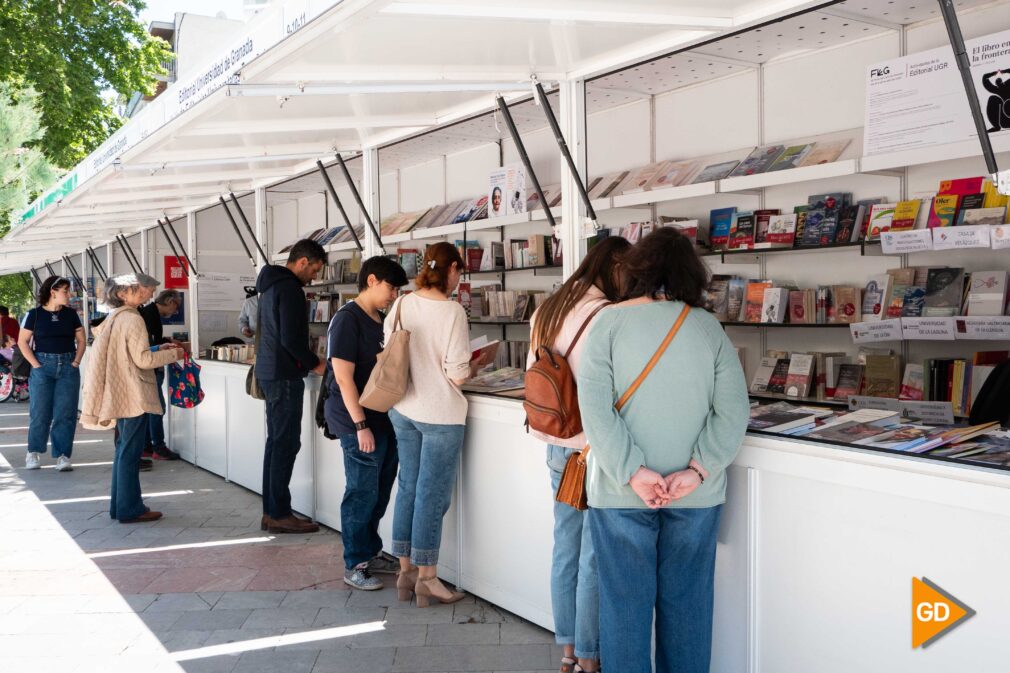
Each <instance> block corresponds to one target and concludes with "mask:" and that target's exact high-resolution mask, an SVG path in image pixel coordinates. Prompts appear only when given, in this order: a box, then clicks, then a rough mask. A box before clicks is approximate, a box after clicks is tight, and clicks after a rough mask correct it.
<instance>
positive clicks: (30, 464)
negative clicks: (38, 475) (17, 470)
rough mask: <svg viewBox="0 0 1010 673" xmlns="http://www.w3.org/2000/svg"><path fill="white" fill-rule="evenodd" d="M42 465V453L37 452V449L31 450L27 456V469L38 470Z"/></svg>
mask: <svg viewBox="0 0 1010 673" xmlns="http://www.w3.org/2000/svg"><path fill="white" fill-rule="evenodd" d="M40 467H42V454H41V453H36V452H35V451H29V452H28V454H27V455H26V456H25V469H26V470H37V469H39V468H40Z"/></svg>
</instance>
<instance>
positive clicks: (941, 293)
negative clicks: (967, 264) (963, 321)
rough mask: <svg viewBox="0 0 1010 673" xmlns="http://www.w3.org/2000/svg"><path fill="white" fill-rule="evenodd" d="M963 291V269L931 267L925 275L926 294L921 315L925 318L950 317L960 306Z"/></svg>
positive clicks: (956, 312)
mask: <svg viewBox="0 0 1010 673" xmlns="http://www.w3.org/2000/svg"><path fill="white" fill-rule="evenodd" d="M963 291H964V269H963V268H960V267H957V268H955V267H939V268H931V269H929V271H928V272H927V275H926V296H925V301H924V303H923V311H922V315H923V317H926V318H941V317H950V316H955V315H957V314H958V312H959V311H960V308H961V294H962V292H963Z"/></svg>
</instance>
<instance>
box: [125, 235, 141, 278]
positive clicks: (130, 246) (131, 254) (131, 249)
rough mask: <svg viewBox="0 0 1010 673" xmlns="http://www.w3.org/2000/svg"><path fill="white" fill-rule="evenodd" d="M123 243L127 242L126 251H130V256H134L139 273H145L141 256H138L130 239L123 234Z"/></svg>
mask: <svg viewBox="0 0 1010 673" xmlns="http://www.w3.org/2000/svg"><path fill="white" fill-rule="evenodd" d="M123 243H125V244H126V251H127V252H129V253H130V257H132V258H133V263H134V264H136V265H137V271H138V272H139V273H144V265H143V264H141V263H140V258H139V257H137V253H135V252H134V251H133V246H132V245H130V239H128V238H127V237H126V235H125V234H124V235H123Z"/></svg>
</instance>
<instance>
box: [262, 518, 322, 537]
mask: <svg viewBox="0 0 1010 673" xmlns="http://www.w3.org/2000/svg"><path fill="white" fill-rule="evenodd" d="M263 518H264V520H265V523H266V526H267V531H268V532H270V533H295V534H297V533H316V532H318V531H319V524H315V523H312V522H311V521H302V520H301V519H299V518H298V517H296V516H293V515H288V516H286V517H284V518H282V519H273V518H271V517H269V516H267V517H263Z"/></svg>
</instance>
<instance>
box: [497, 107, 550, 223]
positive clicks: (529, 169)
mask: <svg viewBox="0 0 1010 673" xmlns="http://www.w3.org/2000/svg"><path fill="white" fill-rule="evenodd" d="M497 100H498V109H499V110H500V111H501V116H502V118H503V119H504V120H505V125H506V126H507V127H508V130H509V135H510V136H512V142H514V143H515V145H516V151H517V152H519V158H520V159H522V162H523V166H525V167H526V174H527V175H529V177H530V181H531V182H532V183H533V189H535V190H536V192H537V196H539V197H540V204H541V206H543V209H544V213H546V214H547V221H548V222H550V225H551V230H552V231H553V229H554V227H555V226H557V222H555V221H554V214H553V213H552V212H551V209H550V208H548V207H547V197H546V196H544V190H543V188H542V187H541V186H540V181H539V180H537V174H536V173H535V172H534V171H533V164H532V163H531V162H530V155H529V154H527V153H526V146H525V145H524V144H523V139H522V138H520V137H519V131H518V129H516V124H515V122H514V121H513V120H512V113H511V112H509V106H508V104H507V103H506V102H505V99H504V98H502V97H501V96H498V99H497Z"/></svg>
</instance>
